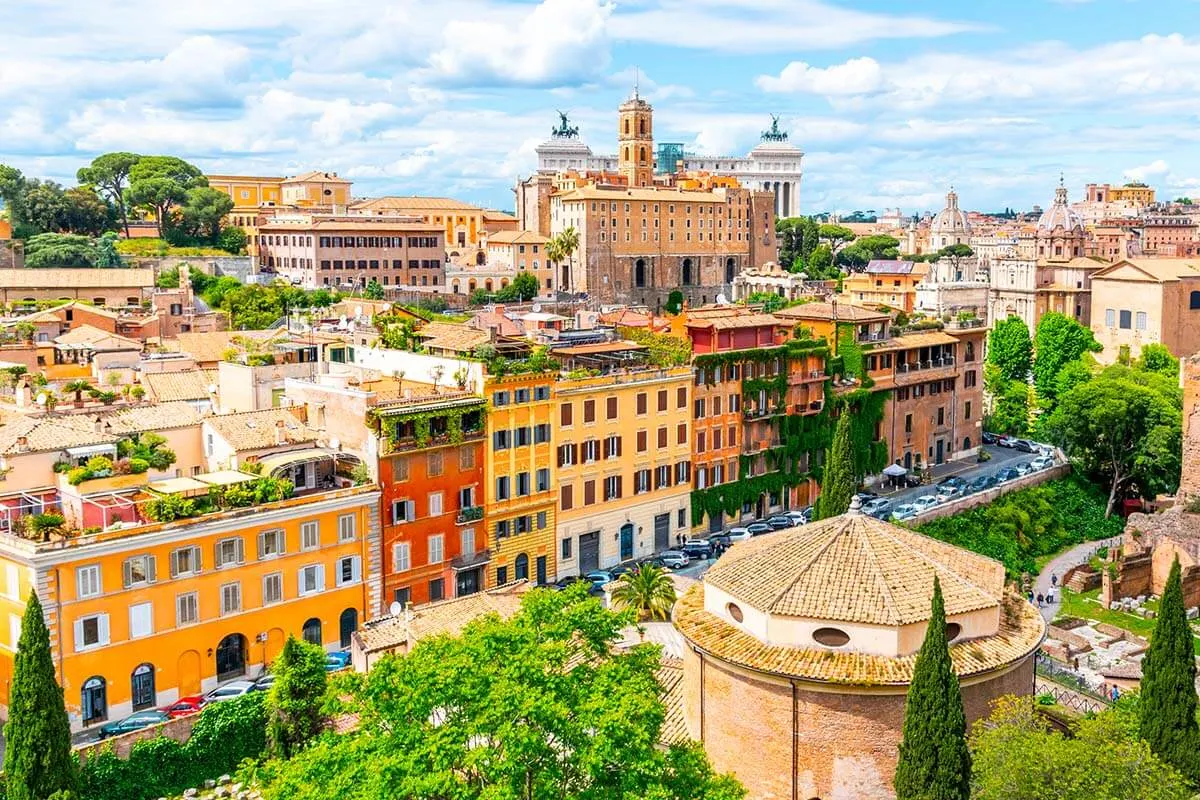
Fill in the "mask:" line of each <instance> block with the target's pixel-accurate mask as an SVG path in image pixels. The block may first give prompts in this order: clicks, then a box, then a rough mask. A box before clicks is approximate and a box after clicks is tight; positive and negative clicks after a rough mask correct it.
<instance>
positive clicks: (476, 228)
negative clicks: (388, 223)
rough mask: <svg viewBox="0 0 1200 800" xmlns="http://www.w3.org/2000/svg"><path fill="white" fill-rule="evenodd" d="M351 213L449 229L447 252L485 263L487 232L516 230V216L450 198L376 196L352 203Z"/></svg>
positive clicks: (458, 258)
mask: <svg viewBox="0 0 1200 800" xmlns="http://www.w3.org/2000/svg"><path fill="white" fill-rule="evenodd" d="M350 211H351V213H354V214H370V215H382V216H403V217H417V218H419V219H422V220H424V221H425V222H427V223H430V224H433V225H440V226H443V227H444V228H445V231H446V255H447V256H449V257H450V258H453V259H457V260H462V261H465V262H471V261H474V262H476V263H478V264H483V260H484V259H485V258H486V253H485V252H484V247H485V240H486V238H487V236H486V235H487V234H494V233H499V232H500V231H515V230H517V218H516V217H514V216H512V215H511V214H505V213H502V212H499V211H489V210H487V209H485V208H480V207H479V206H475V205H471V204H470V203H464V202H463V201H461V200H453V199H451V198H449V197H375V198H372V199H370V200H360V201H358V202H356V203H354V204H353V205H351V206H350Z"/></svg>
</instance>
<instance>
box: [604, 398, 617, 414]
mask: <svg viewBox="0 0 1200 800" xmlns="http://www.w3.org/2000/svg"><path fill="white" fill-rule="evenodd" d="M604 418H605V419H616V418H617V398H615V397H608V398H605V400H604Z"/></svg>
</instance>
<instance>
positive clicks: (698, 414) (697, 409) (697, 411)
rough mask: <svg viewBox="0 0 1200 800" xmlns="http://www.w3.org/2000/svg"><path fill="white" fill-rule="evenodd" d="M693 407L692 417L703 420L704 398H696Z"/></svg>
mask: <svg viewBox="0 0 1200 800" xmlns="http://www.w3.org/2000/svg"><path fill="white" fill-rule="evenodd" d="M693 405H694V408H693V410H692V416H693V417H695V418H696V419H704V416H705V414H704V398H703V397H698V398H696V402H695V403H694V404H693Z"/></svg>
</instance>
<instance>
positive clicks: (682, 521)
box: [675, 508, 687, 528]
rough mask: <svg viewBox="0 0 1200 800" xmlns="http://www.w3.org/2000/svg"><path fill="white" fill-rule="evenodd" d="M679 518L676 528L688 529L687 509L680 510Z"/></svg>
mask: <svg viewBox="0 0 1200 800" xmlns="http://www.w3.org/2000/svg"><path fill="white" fill-rule="evenodd" d="M678 517H679V519H678V521H677V522H676V523H675V525H676V527H678V528H686V527H687V509H686V508H681V509H679V514H678Z"/></svg>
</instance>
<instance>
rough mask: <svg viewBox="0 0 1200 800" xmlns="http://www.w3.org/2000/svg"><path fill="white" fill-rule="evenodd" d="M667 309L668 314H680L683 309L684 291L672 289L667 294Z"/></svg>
mask: <svg viewBox="0 0 1200 800" xmlns="http://www.w3.org/2000/svg"><path fill="white" fill-rule="evenodd" d="M666 309H667V313H668V314H678V313H679V312H681V311H683V292H681V291H679V290H678V289H672V290H671V293H670V294H669V295H667V305H666Z"/></svg>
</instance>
